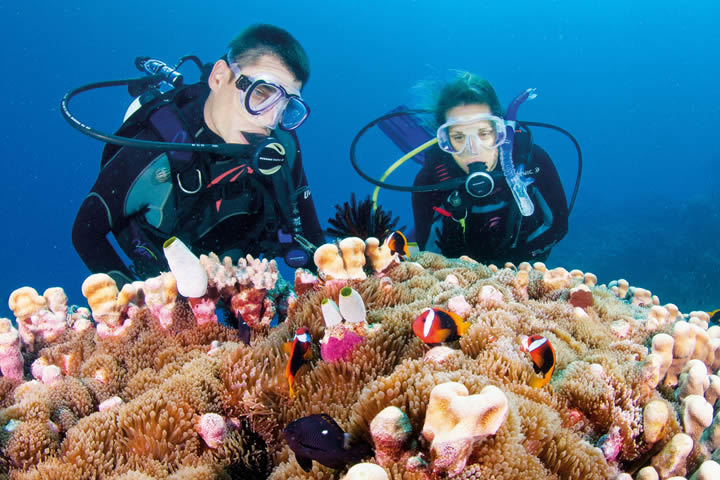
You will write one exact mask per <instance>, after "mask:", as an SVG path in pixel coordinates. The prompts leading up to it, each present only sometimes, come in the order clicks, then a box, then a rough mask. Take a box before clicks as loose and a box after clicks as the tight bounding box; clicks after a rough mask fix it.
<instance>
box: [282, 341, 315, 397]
mask: <svg viewBox="0 0 720 480" xmlns="http://www.w3.org/2000/svg"><path fill="white" fill-rule="evenodd" d="M283 347H284V349H285V352H286V353H288V354H289V355H290V358H289V359H288V363H287V367H286V368H285V376H286V377H287V379H288V385H289V386H290V398H292V397H294V396H295V391H293V380H294V379H295V374H296V373H297V371H298V370H300V367H301V366H302V365H303V363H305V360H309V359H310V357H311V356H312V350H311V349H310V332H309V331H308V329H307V327H300V328H298V329H297V332H296V333H295V337H294V338H293V340H292V342H285V344H284V345H283Z"/></svg>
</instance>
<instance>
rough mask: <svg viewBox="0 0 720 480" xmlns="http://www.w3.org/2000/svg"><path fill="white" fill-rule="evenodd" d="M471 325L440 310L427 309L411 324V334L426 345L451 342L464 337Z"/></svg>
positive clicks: (451, 313)
mask: <svg viewBox="0 0 720 480" xmlns="http://www.w3.org/2000/svg"><path fill="white" fill-rule="evenodd" d="M470 325H472V324H471V323H470V322H466V321H464V320H463V319H462V317H460V315H458V314H456V313H453V312H448V311H447V310H443V309H442V308H427V309H425V311H423V312H422V313H421V314H420V316H418V317H417V318H416V319H415V321H414V322H413V326H412V328H413V332H415V335H417V336H418V338H420V340H422V341H423V342H425V343H427V344H428V345H433V346H434V345H439V344H441V343H445V342H452V341H454V340H457V339H458V338H460V337H461V336H463V335H465V332H467V330H468V328H469V327H470Z"/></svg>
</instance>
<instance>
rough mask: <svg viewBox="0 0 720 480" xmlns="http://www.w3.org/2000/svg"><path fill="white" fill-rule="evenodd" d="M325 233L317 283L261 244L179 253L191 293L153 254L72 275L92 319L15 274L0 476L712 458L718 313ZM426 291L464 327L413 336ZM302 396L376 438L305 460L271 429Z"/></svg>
mask: <svg viewBox="0 0 720 480" xmlns="http://www.w3.org/2000/svg"><path fill="white" fill-rule="evenodd" d="M346 240H348V239H346ZM343 242H345V243H343ZM339 243H340V247H339V248H338V247H337V246H336V245H329V246H323V247H321V248H323V249H324V251H325V252H326V253H327V252H329V253H327V255H323V254H321V255H318V256H316V259H319V260H320V261H319V262H318V267H319V269H320V272H321V276H322V278H323V281H319V280H318V278H316V277H314V276H313V275H312V274H311V273H310V272H307V271H298V272H297V273H296V277H295V282H296V283H295V292H293V291H292V290H291V289H290V288H289V286H288V284H287V283H286V282H285V281H284V280H283V279H282V278H281V277H280V275H279V274H278V272H277V266H276V265H275V264H274V262H272V261H270V262H268V261H267V260H258V259H254V258H252V257H248V258H245V259H242V260H241V261H240V262H238V264H236V265H233V264H232V262H231V261H230V260H229V259H223V260H220V259H219V258H218V257H217V256H214V255H209V256H202V257H201V258H200V259H198V261H199V265H201V266H202V268H203V270H204V272H205V274H206V276H207V288H206V289H203V288H202V285H200V286H197V285H195V286H194V288H193V289H190V290H189V291H188V290H185V287H184V286H183V287H182V288H181V290H182V291H184V292H185V293H187V294H188V295H196V294H200V293H202V295H201V296H200V297H193V296H187V295H183V293H182V292H178V281H176V279H175V277H174V275H173V274H172V273H165V274H163V275H161V276H159V277H156V278H153V279H148V280H146V281H145V282H136V283H135V284H132V285H128V286H126V287H125V288H123V290H118V288H117V286H116V285H115V283H114V282H113V281H112V279H111V278H110V277H108V276H107V275H103V274H100V275H93V276H91V277H89V278H88V280H87V281H86V282H85V283H84V285H83V292H84V293H85V294H86V295H87V300H88V304H89V306H90V309H91V311H92V320H91V319H90V312H89V311H88V310H87V309H85V308H82V307H81V308H75V307H68V305H67V298H66V297H65V295H64V293H62V290H60V289H48V290H46V291H45V293H44V295H42V296H41V295H39V294H38V293H37V292H36V291H35V290H33V289H32V288H29V287H23V288H21V289H18V290H16V292H13V295H12V296H11V299H10V305H11V308H12V309H13V311H14V313H15V315H16V323H15V325H17V327H15V326H14V325H12V324H11V323H10V322H8V321H6V320H3V321H2V322H0V354H2V358H1V359H0V360H1V361H0V371H2V374H3V376H2V377H0V408H1V409H0V452H1V453H2V456H1V457H0V479H1V478H13V479H36V478H53V479H54V480H62V479H66V478H67V479H70V478H72V479H76V478H79V479H92V478H105V479H112V480H120V479H130V478H143V479H178V478H199V479H205V478H208V479H210V478H220V479H222V478H253V479H254V478H272V479H281V478H282V479H285V478H299V479H302V478H308V479H309V478H315V479H338V478H342V477H343V476H344V475H346V477H345V478H348V479H351V478H388V479H428V478H457V479H471V478H494V479H517V478H526V479H546V478H551V479H591V480H592V479H614V478H617V479H627V478H636V479H650V478H655V479H668V478H671V477H674V478H677V477H678V476H684V477H687V478H695V479H705V478H714V477H715V476H717V472H718V468H719V467H718V464H717V462H718V459H720V412H719V411H718V408H717V406H718V405H719V404H718V397H719V396H720V375H719V373H720V372H718V369H719V368H720V327H719V326H710V325H709V318H708V317H707V315H706V314H703V313H702V312H690V313H687V314H686V313H682V312H679V311H678V309H677V307H675V306H674V305H673V304H664V305H661V304H660V301H659V299H658V298H657V297H655V296H653V295H652V294H651V292H649V291H647V290H645V289H642V288H639V287H634V286H631V285H630V283H629V282H627V281H624V280H618V281H613V282H611V283H609V284H608V285H607V286H606V285H602V284H598V283H597V279H596V278H595V277H594V275H592V274H590V273H583V272H582V271H579V270H572V271H567V270H565V269H562V268H552V269H550V268H547V267H546V266H545V265H543V264H539V263H538V264H535V265H529V264H521V265H518V266H517V267H516V266H514V265H512V264H508V265H505V266H503V267H497V266H492V265H490V266H485V265H481V264H479V263H477V262H474V261H472V259H447V258H444V257H442V256H439V255H435V254H431V253H422V254H420V255H417V256H415V257H413V258H412V259H411V261H404V262H400V261H397V257H396V255H395V254H394V253H392V252H389V251H388V252H385V251H383V247H384V245H383V246H381V244H380V242H379V241H377V240H369V239H368V240H362V239H359V238H357V239H349V240H348V241H345V240H343V241H341V242H339ZM193 262H195V260H193ZM377 262H380V263H377ZM193 265H194V266H193V268H194V269H197V267H198V263H197V262H195V263H193ZM374 265H382V266H381V268H375V267H374ZM184 282H185V280H184V279H183V281H182V282H180V283H181V285H185V283H184ZM219 308H223V309H224V310H226V312H225V322H224V323H223V322H221V319H222V315H219V311H218V310H219ZM427 308H439V309H446V310H448V311H450V312H454V313H458V314H461V315H462V317H463V319H464V321H466V322H468V323H469V328H468V330H467V331H466V332H465V333H464V335H462V336H460V337H459V339H456V340H452V341H449V342H447V343H446V344H444V345H443V346H441V347H435V348H432V349H431V348H430V347H429V346H428V345H426V344H424V343H423V342H422V341H421V340H420V339H419V338H417V337H416V335H415V334H414V333H413V329H412V324H413V321H414V320H415V319H416V318H417V317H418V315H420V314H421V313H422V312H423V311H424V310H426V309H427ZM225 323H227V324H230V325H226V324H225ZM16 328H17V330H16ZM300 328H305V329H307V332H308V333H309V338H311V339H312V342H311V345H309V352H310V353H311V354H308V355H307V359H306V361H305V362H304V363H302V364H300V365H299V366H298V375H297V376H295V377H294V383H293V389H294V391H295V395H294V396H292V397H291V395H290V388H289V383H288V380H287V378H286V370H287V365H288V355H287V354H286V353H285V352H284V351H283V346H284V344H285V343H286V342H287V341H288V340H290V339H292V338H293V335H294V334H295V332H297V331H298V329H300ZM247 331H250V332H251V334H250V335H247V334H246V333H247ZM533 336H540V337H542V338H545V339H547V341H548V342H549V343H550V344H551V345H552V347H553V349H554V356H552V357H548V358H552V361H553V362H554V369H553V370H549V374H548V378H547V380H548V382H547V384H543V385H539V384H538V383H536V382H533V378H535V377H536V376H537V374H536V373H535V369H534V364H533V359H532V358H531V356H530V355H528V354H526V353H523V338H528V337H531V338H532V337H533ZM321 339H322V340H321ZM33 378H34V379H33ZM533 385H535V386H537V387H538V388H535V387H534V386H533ZM321 413H325V414H327V415H330V416H331V417H332V418H333V419H334V420H335V421H336V422H337V424H338V425H339V426H340V427H341V428H342V430H343V431H344V432H346V433H347V434H348V435H349V440H351V441H352V442H354V443H357V442H361V441H365V442H372V444H373V446H374V454H373V455H368V456H367V458H364V459H362V461H361V462H360V463H357V465H347V467H346V468H340V469H331V468H328V467H325V466H323V465H322V464H320V463H318V462H313V463H312V469H311V470H310V471H309V472H305V471H304V470H303V469H302V468H301V467H300V466H299V465H298V463H297V461H296V457H295V455H294V453H293V451H292V450H291V449H290V447H289V446H288V445H287V444H286V443H285V441H284V439H283V436H282V433H281V432H282V430H283V428H284V427H285V426H287V425H288V424H289V423H290V422H293V421H295V420H298V419H300V418H303V417H306V416H309V415H315V414H321ZM681 478H682V477H681Z"/></svg>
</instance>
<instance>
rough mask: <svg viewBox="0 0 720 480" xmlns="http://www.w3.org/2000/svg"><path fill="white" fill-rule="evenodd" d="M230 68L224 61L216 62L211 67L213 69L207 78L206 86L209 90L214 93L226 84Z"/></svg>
mask: <svg viewBox="0 0 720 480" xmlns="http://www.w3.org/2000/svg"><path fill="white" fill-rule="evenodd" d="M231 73H232V72H231V70H230V67H228V64H227V63H225V60H218V61H217V62H215V65H213V69H212V71H211V72H210V76H209V77H208V86H209V87H210V90H212V91H216V90H217V89H218V88H220V86H222V85H223V84H224V83H226V82H227V78H228V75H229V74H231Z"/></svg>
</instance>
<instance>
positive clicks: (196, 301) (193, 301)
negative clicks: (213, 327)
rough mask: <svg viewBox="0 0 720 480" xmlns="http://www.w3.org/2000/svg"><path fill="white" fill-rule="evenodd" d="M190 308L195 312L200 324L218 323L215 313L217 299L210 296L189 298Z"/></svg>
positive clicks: (196, 319)
mask: <svg viewBox="0 0 720 480" xmlns="http://www.w3.org/2000/svg"><path fill="white" fill-rule="evenodd" d="M188 302H189V303H190V308H191V309H192V311H193V314H195V321H196V322H197V324H198V325H205V324H206V323H217V322H218V318H217V315H216V314H215V308H216V303H215V302H216V300H213V299H212V298H208V297H201V298H189V299H188Z"/></svg>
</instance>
